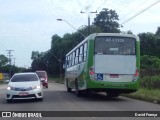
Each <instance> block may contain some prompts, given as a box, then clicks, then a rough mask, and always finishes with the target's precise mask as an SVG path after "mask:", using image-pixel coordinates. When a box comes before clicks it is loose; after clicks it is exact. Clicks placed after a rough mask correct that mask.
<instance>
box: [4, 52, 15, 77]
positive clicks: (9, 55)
mask: <svg viewBox="0 0 160 120" xmlns="http://www.w3.org/2000/svg"><path fill="white" fill-rule="evenodd" d="M6 51H8V60H9V65H10V70H9V73H10V77H12V75H11V61H12V59H11V57H12V55H11V52H13V51H14V50H6Z"/></svg>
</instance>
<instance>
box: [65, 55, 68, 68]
mask: <svg viewBox="0 0 160 120" xmlns="http://www.w3.org/2000/svg"><path fill="white" fill-rule="evenodd" d="M68 58H69V57H68V56H67V57H66V65H65V66H66V67H67V68H68V66H69V63H68Z"/></svg>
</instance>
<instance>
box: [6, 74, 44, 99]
mask: <svg viewBox="0 0 160 120" xmlns="http://www.w3.org/2000/svg"><path fill="white" fill-rule="evenodd" d="M16 99H38V100H40V101H42V100H43V86H42V84H41V81H40V79H39V78H38V76H37V74H36V73H32V72H31V73H16V74H14V75H13V76H12V78H11V79H10V81H9V83H8V86H7V92H6V100H7V102H11V101H12V100H16Z"/></svg>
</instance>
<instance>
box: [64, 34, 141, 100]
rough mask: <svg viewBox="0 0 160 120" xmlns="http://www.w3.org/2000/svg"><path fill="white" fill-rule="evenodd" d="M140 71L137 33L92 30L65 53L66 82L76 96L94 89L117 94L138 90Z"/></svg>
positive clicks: (108, 94)
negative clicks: (94, 31)
mask: <svg viewBox="0 0 160 120" xmlns="http://www.w3.org/2000/svg"><path fill="white" fill-rule="evenodd" d="M139 71H140V41H139V37H138V36H136V35H131V34H121V33H93V34H91V35H89V36H88V37H87V38H85V39H84V40H83V41H82V42H81V43H79V44H78V45H77V46H76V47H74V48H73V49H72V50H71V51H70V52H69V53H67V54H66V58H65V85H66V88H67V91H68V92H71V91H72V89H75V91H76V95H77V96H81V95H82V94H84V93H87V92H88V91H95V92H106V95H107V96H108V97H118V96H119V95H120V94H121V93H132V92H135V91H137V90H138V87H139Z"/></svg>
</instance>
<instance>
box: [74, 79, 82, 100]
mask: <svg viewBox="0 0 160 120" xmlns="http://www.w3.org/2000/svg"><path fill="white" fill-rule="evenodd" d="M75 90H76V96H77V97H81V95H82V91H80V90H79V89H78V81H77V80H75Z"/></svg>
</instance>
